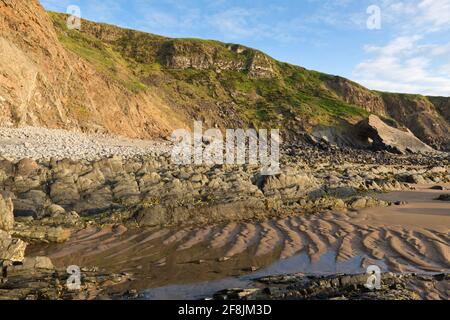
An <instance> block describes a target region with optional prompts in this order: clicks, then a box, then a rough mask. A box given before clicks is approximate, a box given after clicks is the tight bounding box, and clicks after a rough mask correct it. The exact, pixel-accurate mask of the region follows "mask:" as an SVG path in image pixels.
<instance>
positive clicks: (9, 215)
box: [0, 194, 14, 231]
mask: <svg viewBox="0 0 450 320" xmlns="http://www.w3.org/2000/svg"><path fill="white" fill-rule="evenodd" d="M13 227H14V214H13V203H12V200H11V198H6V199H5V198H4V197H3V196H2V195H1V194H0V230H5V231H11V230H12V229H13Z"/></svg>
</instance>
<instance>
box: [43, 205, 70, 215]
mask: <svg viewBox="0 0 450 320" xmlns="http://www.w3.org/2000/svg"><path fill="white" fill-rule="evenodd" d="M45 213H46V214H45V216H49V217H54V216H58V215H63V214H65V213H66V209H64V208H63V207H61V206H59V205H57V204H52V205H50V206H48V207H47V208H46V209H45Z"/></svg>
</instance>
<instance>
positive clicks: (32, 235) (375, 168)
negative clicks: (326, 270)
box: [0, 141, 450, 298]
mask: <svg viewBox="0 0 450 320" xmlns="http://www.w3.org/2000/svg"><path fill="white" fill-rule="evenodd" d="M281 161H282V174H280V175H277V176H261V175H260V171H259V168H258V167H257V166H247V165H244V166H232V165H220V166H217V165H216V166H178V165H173V164H172V163H171V159H170V155H169V153H168V152H163V151H162V150H158V151H157V152H156V151H155V152H153V153H146V154H144V155H132V156H116V155H115V156H112V157H105V158H101V159H68V158H66V159H58V158H57V157H53V158H47V159H44V158H42V159H37V160H34V159H31V158H23V159H20V160H17V159H16V160H14V159H8V158H5V157H4V158H3V159H0V194H1V196H0V211H1V212H0V229H2V230H4V231H1V232H2V233H1V236H2V238H1V241H2V243H1V253H2V256H0V260H2V265H3V270H4V274H9V275H11V274H13V272H12V270H13V271H14V272H16V271H15V270H16V269H17V267H16V266H17V265H22V266H26V267H25V269H27V270H37V269H39V265H40V263H42V261H47V260H45V258H44V257H42V258H41V257H31V258H25V248H26V243H31V244H36V243H63V242H65V241H67V240H68V239H70V237H71V235H72V234H73V233H75V232H77V231H79V230H83V229H86V228H87V227H94V228H101V227H102V226H104V225H107V224H108V225H113V226H114V228H118V229H119V230H120V229H124V230H126V229H140V228H164V227H176V226H183V227H189V226H197V227H198V226H205V225H217V224H221V223H231V222H246V221H262V220H267V219H274V218H277V219H279V218H284V217H290V216H303V215H305V214H312V215H314V214H315V213H319V212H326V211H328V210H350V211H352V210H361V209H364V208H370V207H387V206H395V205H402V203H401V202H396V201H383V200H379V199H378V198H377V197H376V195H377V194H380V193H383V192H389V191H401V190H411V189H413V187H412V185H413V184H427V185H430V187H431V186H436V185H438V186H439V185H440V184H445V183H448V182H450V170H449V166H448V164H449V157H448V155H447V154H444V153H440V154H434V155H420V154H404V155H393V154H389V153H387V152H383V151H379V152H372V151H365V150H354V149H346V148H337V147H335V146H332V145H329V144H328V143H326V142H324V141H322V142H318V143H316V144H315V145H308V147H305V146H304V145H293V146H290V147H288V148H285V149H284V150H283V155H282V159H281ZM30 259H31V260H30ZM33 259H34V260H33ZM36 259H38V260H36ZM44 265H47V266H49V265H51V262H48V261H47V262H46V263H44ZM50 269H51V268H50ZM52 270H54V269H52ZM55 272H56V271H51V273H52V275H51V276H50V278H52V279H53V278H55ZM38 274H39V276H37V277H40V274H41V273H38ZM27 276H29V274H26V275H25V277H27ZM42 276H43V277H44V278H45V279H50V278H49V277H48V276H47V275H44V274H42ZM20 277H21V276H20ZM20 277H19V278H18V279H21V278H20ZM94 277H95V276H94ZM30 279H31V278H30ZM18 281H19V282H18V283H21V282H20V281H21V280H18ZM27 281H28V280H27ZM27 281H25V282H27ZM30 281H31V280H30ZM9 283H10V285H9V287H8V288H11V286H12V285H11V283H15V282H9ZM18 286H19V287H20V285H18ZM2 287H3V288H5V287H4V284H3V285H2V286H0V290H3V289H2ZM52 288H54V287H52ZM5 290H6V289H4V290H3V291H1V292H2V293H1V295H3V294H6V293H7V292H8V291H7V290H6V291H5ZM52 290H53V289H52ZM55 290H56V289H55ZM25 292H28V291H26V290H25ZM27 294H28V293H27ZM29 294H30V295H35V296H36V294H37V293H29ZM37 295H38V296H39V294H37ZM6 296H8V294H6ZM13 296H15V295H14V294H13ZM49 296H52V297H53V296H55V295H54V294H53V293H51V294H49ZM17 297H21V298H23V297H25V295H20V294H19V295H17ZM39 297H40V296H39Z"/></svg>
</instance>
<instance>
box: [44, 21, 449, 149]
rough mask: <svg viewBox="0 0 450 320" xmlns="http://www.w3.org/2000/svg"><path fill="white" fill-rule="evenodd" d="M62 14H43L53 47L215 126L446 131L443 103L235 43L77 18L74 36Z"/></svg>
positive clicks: (133, 90) (445, 104) (421, 133)
mask: <svg viewBox="0 0 450 320" xmlns="http://www.w3.org/2000/svg"><path fill="white" fill-rule="evenodd" d="M66 17H67V16H66V15H64V14H59V13H51V18H52V19H53V23H54V26H55V28H56V31H57V33H58V37H59V40H60V42H61V43H62V44H63V45H64V46H65V47H66V48H67V49H68V50H70V51H71V52H73V53H75V54H76V55H78V56H79V57H80V58H82V59H83V60H85V61H87V62H88V63H90V64H91V65H92V66H94V67H95V68H96V70H97V71H98V72H99V73H102V74H104V75H105V76H106V77H108V78H109V79H110V80H112V81H116V82H117V83H119V84H120V85H122V86H123V87H124V88H126V89H127V90H129V91H130V92H131V93H132V94H134V93H139V92H142V91H146V90H156V92H158V94H159V95H161V96H162V97H163V98H164V99H165V101H167V102H168V104H169V105H171V106H175V108H177V109H178V110H180V112H182V113H184V114H187V115H189V117H191V118H192V117H196V118H198V119H204V120H207V119H210V120H211V123H210V124H218V125H219V127H223V126H225V125H227V124H230V123H233V124H242V123H245V124H247V125H251V126H254V127H256V128H260V127H274V126H275V127H283V128H285V129H286V130H287V131H289V130H291V131H292V132H298V131H299V130H304V129H306V130H308V128H312V127H314V126H316V125H321V126H339V125H340V124H341V123H343V122H350V123H356V122H357V121H359V120H361V119H363V118H365V117H367V116H368V115H369V114H370V113H375V114H378V115H380V116H381V117H383V118H384V119H389V121H391V122H392V123H396V122H398V123H399V125H406V126H408V127H409V128H410V129H411V130H412V131H413V132H414V133H415V134H416V135H418V136H419V137H420V138H422V139H425V140H426V141H427V142H435V141H434V140H433V139H434V138H433V137H434V136H436V135H444V136H445V133H446V132H448V122H446V121H448V117H449V114H448V112H446V111H445V110H447V109H448V102H447V100H445V101H444V102H442V101H441V100H438V99H437V98H427V97H423V96H419V95H402V94H391V93H382V92H376V91H370V90H368V89H366V88H364V87H362V86H360V85H358V84H356V83H354V82H352V81H349V80H347V79H344V78H341V77H336V76H332V75H327V74H323V73H319V72H316V71H311V70H306V69H304V68H301V67H298V66H294V65H290V64H287V63H282V62H279V61H276V60H274V59H272V58H270V57H269V56H267V55H265V54H263V53H262V52H259V51H257V50H254V49H251V48H247V47H244V46H241V45H236V44H226V43H221V42H218V41H212V40H200V39H172V38H167V37H163V36H158V35H153V34H149V33H144V32H139V31H134V30H127V29H123V28H119V27H115V26H111V25H107V24H100V23H94V22H90V21H83V23H82V30H81V31H78V30H68V29H67V27H66V23H65V19H66ZM433 99H434V100H433ZM410 106H414V108H417V109H419V110H412V109H411V108H410ZM405 110H406V111H407V112H411V113H418V112H419V113H420V112H425V113H427V117H432V118H433V119H437V121H438V122H439V121H440V122H439V125H440V126H441V127H444V129H445V130H444V131H442V132H440V131H439V132H438V131H436V130H437V129H436V130H435V129H433V128H432V127H433V126H431V125H430V123H431V122H430V121H428V120H424V119H422V118H421V116H414V117H411V118H408V114H405ZM443 110H444V111H443ZM442 114H444V116H443V115H442ZM445 117H447V119H445ZM441 120H442V121H444V122H442V121H441ZM427 121H428V122H427ZM433 130H434V131H433ZM427 137H431V138H430V139H429V140H427V139H428V138H427ZM444 140H445V139H444ZM439 143H440V142H439Z"/></svg>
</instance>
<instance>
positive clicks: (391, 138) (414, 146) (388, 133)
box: [360, 115, 436, 154]
mask: <svg viewBox="0 0 450 320" xmlns="http://www.w3.org/2000/svg"><path fill="white" fill-rule="evenodd" d="M360 126H361V127H362V130H363V132H364V134H366V135H367V136H368V137H369V138H370V139H372V140H373V144H372V146H373V147H374V148H375V149H378V150H388V151H391V152H395V153H401V154H404V153H408V152H409V153H433V152H436V151H435V150H434V149H433V148H431V147H430V146H428V145H426V144H425V143H423V142H422V141H420V140H419V139H418V138H417V137H416V136H414V134H413V133H412V132H411V131H409V130H408V129H406V130H404V131H403V130H400V129H397V128H394V127H391V126H389V125H387V124H386V123H385V122H383V121H382V120H381V119H380V118H379V117H377V116H375V115H371V116H369V118H368V120H366V121H363V122H362V123H361V124H360Z"/></svg>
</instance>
